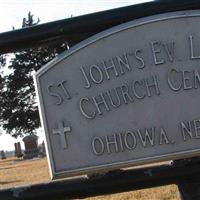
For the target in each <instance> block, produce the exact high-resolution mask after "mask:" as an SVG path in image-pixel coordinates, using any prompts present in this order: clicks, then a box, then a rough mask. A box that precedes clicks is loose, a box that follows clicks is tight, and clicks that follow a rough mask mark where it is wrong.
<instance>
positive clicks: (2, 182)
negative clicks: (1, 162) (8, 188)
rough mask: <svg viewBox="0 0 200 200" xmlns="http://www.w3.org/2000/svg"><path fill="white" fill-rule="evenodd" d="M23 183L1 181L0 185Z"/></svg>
mask: <svg viewBox="0 0 200 200" xmlns="http://www.w3.org/2000/svg"><path fill="white" fill-rule="evenodd" d="M19 182H22V181H21V180H14V181H0V185H5V184H10V183H19Z"/></svg>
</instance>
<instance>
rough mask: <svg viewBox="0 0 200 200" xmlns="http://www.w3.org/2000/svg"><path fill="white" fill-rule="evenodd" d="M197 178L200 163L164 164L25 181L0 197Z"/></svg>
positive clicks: (75, 193)
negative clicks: (95, 175)
mask: <svg viewBox="0 0 200 200" xmlns="http://www.w3.org/2000/svg"><path fill="white" fill-rule="evenodd" d="M199 178H200V163H196V164H194V165H174V166H173V165H168V166H167V165H165V166H159V167H150V168H143V169H134V170H126V171H113V172H110V173H108V174H106V175H104V176H103V175H102V176H99V177H98V176H97V177H94V178H76V179H71V180H62V181H53V182H49V183H43V184H37V185H28V186H24V187H16V188H10V189H6V190H1V191H0V198H1V199H5V200H7V199H9V200H16V199H27V200H28V199H43V198H45V199H48V200H55V199H56V200H61V199H63V200H64V199H66V198H67V199H75V198H86V197H92V196H97V195H106V194H113V193H119V192H127V191H130V190H138V189H145V188H150V187H157V186H163V185H169V184H179V183H180V182H183V181H191V180H192V181H193V182H195V181H197V180H199Z"/></svg>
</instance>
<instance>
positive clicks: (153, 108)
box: [35, 10, 200, 177]
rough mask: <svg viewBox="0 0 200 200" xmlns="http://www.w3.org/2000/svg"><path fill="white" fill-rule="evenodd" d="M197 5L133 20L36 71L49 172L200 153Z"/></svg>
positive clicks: (56, 174)
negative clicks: (190, 9)
mask: <svg viewBox="0 0 200 200" xmlns="http://www.w3.org/2000/svg"><path fill="white" fill-rule="evenodd" d="M199 27H200V11H198V10H197V11H180V12H174V13H166V14H162V15H156V16H151V17H146V18H142V19H138V20H134V21H131V22H128V23H125V24H122V25H120V26H116V27H114V28H112V29H109V30H106V31H104V32H101V33H99V34H97V35H95V36H93V37H91V38H89V39H87V40H85V41H83V42H81V43H79V44H78V45H76V46H74V47H72V48H71V49H70V50H68V51H66V52H64V53H63V54H62V55H59V56H58V57H57V58H56V59H54V60H53V61H52V62H50V63H49V64H47V65H46V66H44V67H43V68H42V69H41V70H39V71H38V72H37V73H36V76H35V82H36V85H37V91H38V96H39V102H40V114H41V119H42V124H43V127H44V130H45V135H46V140H47V149H48V157H49V164H50V166H51V175H52V177H61V176H72V175H78V174H85V173H89V172H90V173H91V172H95V171H101V170H112V169H117V168H123V167H129V166H132V165H136V164H137V165H138V164H144V163H148V162H154V161H162V160H167V159H177V158H184V157H191V156H196V155H199V153H200V28H199Z"/></svg>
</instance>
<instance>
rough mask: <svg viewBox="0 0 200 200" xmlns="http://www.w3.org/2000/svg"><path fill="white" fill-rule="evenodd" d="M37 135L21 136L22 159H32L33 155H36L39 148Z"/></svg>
mask: <svg viewBox="0 0 200 200" xmlns="http://www.w3.org/2000/svg"><path fill="white" fill-rule="evenodd" d="M37 140H38V137H37V136H36V135H34V134H31V135H28V136H26V137H24V138H23V142H24V146H25V151H24V155H23V158H24V159H32V158H34V157H38V154H39V149H38V143H37Z"/></svg>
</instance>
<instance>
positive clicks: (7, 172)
mask: <svg viewBox="0 0 200 200" xmlns="http://www.w3.org/2000/svg"><path fill="white" fill-rule="evenodd" d="M49 181H50V177H49V172H48V165H47V160H46V158H43V159H39V160H37V159H36V160H26V161H24V160H20V159H16V158H8V159H6V160H0V189H4V188H9V187H14V186H20V185H27V184H36V183H44V182H49ZM103 199H105V200H180V197H179V192H178V189H177V187H176V186H175V185H169V186H163V187H157V188H150V189H145V190H137V191H134V192H126V193H119V194H114V195H106V196H98V197H93V198H87V200H103Z"/></svg>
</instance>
